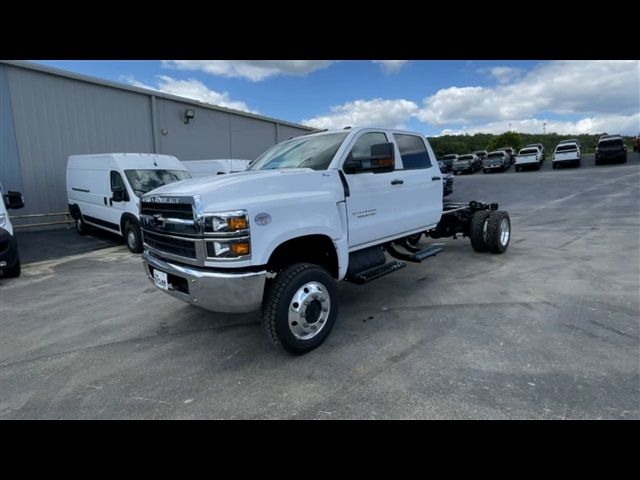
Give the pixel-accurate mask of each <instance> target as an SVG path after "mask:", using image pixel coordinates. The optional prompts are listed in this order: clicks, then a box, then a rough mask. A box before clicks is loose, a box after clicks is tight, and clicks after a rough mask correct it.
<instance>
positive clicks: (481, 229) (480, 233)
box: [469, 210, 491, 252]
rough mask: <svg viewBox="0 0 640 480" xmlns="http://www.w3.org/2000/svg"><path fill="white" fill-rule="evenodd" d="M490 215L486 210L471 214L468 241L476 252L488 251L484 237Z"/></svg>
mask: <svg viewBox="0 0 640 480" xmlns="http://www.w3.org/2000/svg"><path fill="white" fill-rule="evenodd" d="M490 213H491V212H489V211H488V210H478V211H477V212H475V213H474V214H473V217H471V228H470V232H469V239H470V240H471V246H472V247H473V249H474V250H475V251H476V252H486V251H487V250H488V249H489V247H488V245H487V242H486V240H485V237H486V232H487V230H486V229H487V219H488V218H489V215H490Z"/></svg>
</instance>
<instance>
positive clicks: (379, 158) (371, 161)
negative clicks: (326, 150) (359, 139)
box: [343, 143, 396, 173]
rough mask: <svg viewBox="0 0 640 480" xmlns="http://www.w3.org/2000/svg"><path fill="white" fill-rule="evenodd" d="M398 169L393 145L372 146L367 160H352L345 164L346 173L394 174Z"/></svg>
mask: <svg viewBox="0 0 640 480" xmlns="http://www.w3.org/2000/svg"><path fill="white" fill-rule="evenodd" d="M395 167H396V162H395V154H394V148H393V143H378V144H376V145H371V153H370V155H369V156H368V157H365V158H352V157H351V156H350V157H349V158H348V159H347V161H346V162H344V165H343V170H344V171H345V173H362V172H373V173H383V172H393V171H394V170H395Z"/></svg>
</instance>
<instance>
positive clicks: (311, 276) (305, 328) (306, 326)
mask: <svg viewBox="0 0 640 480" xmlns="http://www.w3.org/2000/svg"><path fill="white" fill-rule="evenodd" d="M314 295H316V297H314ZM299 302H302V303H299ZM305 305H306V306H305ZM325 309H326V310H325ZM337 314H338V295H337V288H336V282H335V280H334V279H333V277H332V276H331V275H330V274H329V272H327V271H326V270H325V269H324V268H322V267H320V266H318V265H314V264H311V263H295V264H293V265H290V266H289V267H287V268H285V269H284V270H282V271H281V272H280V273H279V274H278V275H277V276H276V278H275V279H273V280H270V281H269V284H268V285H267V286H266V287H265V294H264V301H263V304H262V328H263V330H264V332H265V334H266V335H267V337H268V338H269V340H270V341H271V343H273V344H274V345H275V346H276V347H278V348H279V349H281V350H284V351H285V352H287V353H290V354H292V355H303V354H305V353H307V352H310V351H311V350H313V349H315V348H317V347H319V346H320V345H321V344H322V342H324V341H325V339H326V338H327V337H328V336H329V333H331V329H332V328H333V324H334V323H335V320H336V316H337Z"/></svg>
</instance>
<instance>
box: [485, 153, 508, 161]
mask: <svg viewBox="0 0 640 480" xmlns="http://www.w3.org/2000/svg"><path fill="white" fill-rule="evenodd" d="M503 156H504V154H503V153H502V152H498V153H490V154H489V156H488V157H487V158H488V159H490V160H491V159H495V158H502V157H503Z"/></svg>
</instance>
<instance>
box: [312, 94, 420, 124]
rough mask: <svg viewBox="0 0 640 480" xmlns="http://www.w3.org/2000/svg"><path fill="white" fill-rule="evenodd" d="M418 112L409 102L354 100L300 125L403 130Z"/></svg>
mask: <svg viewBox="0 0 640 480" xmlns="http://www.w3.org/2000/svg"><path fill="white" fill-rule="evenodd" d="M417 111H418V106H417V105H416V104H415V103H413V102H411V101H409V100H402V99H398V100H384V99H382V98H374V99H373V100H355V101H353V102H348V103H345V104H343V105H337V106H333V107H331V113H329V114H327V115H318V116H316V117H313V118H310V119H306V120H303V121H302V123H303V124H305V125H309V126H311V127H315V128H329V129H331V128H344V127H346V126H353V127H355V126H359V127H366V126H376V127H389V128H404V123H405V122H406V121H407V120H408V119H409V118H410V117H411V116H412V115H413V114H414V113H415V112H417Z"/></svg>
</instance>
